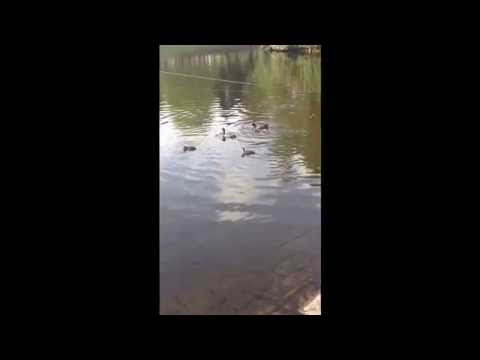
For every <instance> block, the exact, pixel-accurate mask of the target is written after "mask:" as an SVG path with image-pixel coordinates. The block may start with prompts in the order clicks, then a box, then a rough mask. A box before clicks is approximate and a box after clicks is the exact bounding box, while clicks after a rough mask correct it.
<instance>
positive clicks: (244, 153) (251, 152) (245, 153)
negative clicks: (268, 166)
mask: <svg viewBox="0 0 480 360" xmlns="http://www.w3.org/2000/svg"><path fill="white" fill-rule="evenodd" d="M242 149H243V154H242V157H244V156H247V155H253V154H255V151H252V150H245V148H244V147H242Z"/></svg>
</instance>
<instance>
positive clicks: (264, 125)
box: [252, 123, 269, 130]
mask: <svg viewBox="0 0 480 360" xmlns="http://www.w3.org/2000/svg"><path fill="white" fill-rule="evenodd" d="M252 126H253V128H254V129H255V130H268V129H269V126H268V124H262V125H260V126H259V127H258V129H257V124H255V123H252Z"/></svg>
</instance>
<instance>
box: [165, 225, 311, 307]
mask: <svg viewBox="0 0 480 360" xmlns="http://www.w3.org/2000/svg"><path fill="white" fill-rule="evenodd" d="M223 226H224V228H223V229H222V226H220V227H219V226H218V224H217V225H216V228H215V231H210V232H209V235H208V236H209V239H205V238H204V239H202V238H201V237H202V236H199V235H198V234H197V236H195V235H193V234H191V235H193V237H194V241H192V237H190V240H189V241H188V242H182V243H181V242H177V243H176V244H175V243H164V244H161V251H160V254H161V256H160V314H161V315H304V314H310V315H313V314H319V306H317V307H318V311H317V310H315V304H314V305H311V303H312V301H313V302H314V303H315V301H314V300H315V298H316V297H318V295H319V294H320V227H311V228H304V229H302V230H299V229H297V230H292V229H288V228H280V229H278V228H276V229H271V228H268V227H265V225H263V226H260V225H259V226H256V227H254V228H253V229H252V228H250V229H248V230H245V229H244V230H243V231H237V230H240V229H235V225H228V226H227V225H223ZM272 230H275V232H276V233H277V237H276V238H270V239H269V240H268V241H265V239H262V240H260V239H261V238H262V237H265V236H271V235H272V234H273V232H272ZM184 235H186V233H183V234H182V235H181V236H184ZM241 240H243V241H241ZM193 244H195V245H193ZM207 244H208V245H207ZM162 249H163V251H162ZM162 254H163V256H162ZM308 305H311V306H310V308H309V309H306V308H305V307H306V306H308Z"/></svg>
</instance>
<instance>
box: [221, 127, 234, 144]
mask: <svg viewBox="0 0 480 360" xmlns="http://www.w3.org/2000/svg"><path fill="white" fill-rule="evenodd" d="M222 131H223V139H225V136H228V137H229V138H230V139H235V138H236V137H237V135H235V134H230V135H225V128H222ZM223 139H222V140H223ZM223 141H225V140H223Z"/></svg>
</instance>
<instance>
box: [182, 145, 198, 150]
mask: <svg viewBox="0 0 480 360" xmlns="http://www.w3.org/2000/svg"><path fill="white" fill-rule="evenodd" d="M194 150H197V148H196V147H195V146H184V147H183V151H194Z"/></svg>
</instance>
